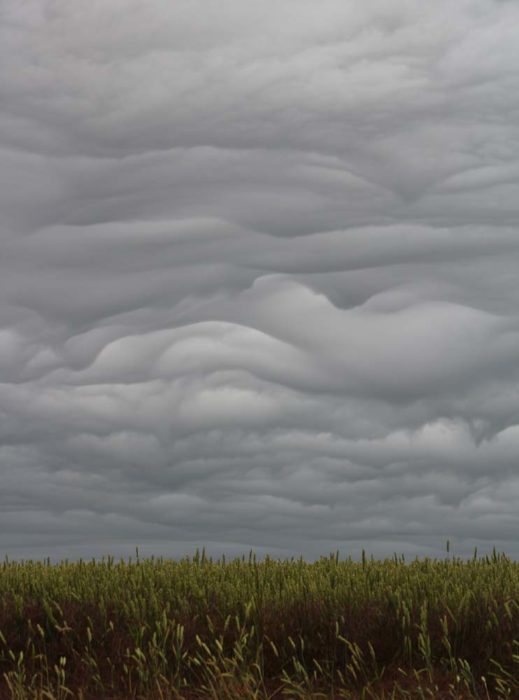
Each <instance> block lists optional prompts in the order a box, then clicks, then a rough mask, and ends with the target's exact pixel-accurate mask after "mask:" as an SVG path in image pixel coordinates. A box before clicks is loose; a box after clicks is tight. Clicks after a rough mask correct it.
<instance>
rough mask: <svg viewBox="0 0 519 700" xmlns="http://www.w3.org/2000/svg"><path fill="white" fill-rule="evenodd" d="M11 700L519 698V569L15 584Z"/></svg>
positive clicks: (310, 570)
mask: <svg viewBox="0 0 519 700" xmlns="http://www.w3.org/2000/svg"><path fill="white" fill-rule="evenodd" d="M0 678H1V679H2V680H1V682H0V700H3V699H4V698H11V699H12V700H29V699H31V700H32V699H34V700H36V699H37V700H65V698H77V699H78V700H93V699H94V698H95V699H96V700H98V699H99V700H101V699H103V698H106V700H109V699H110V700H115V699H117V700H123V699H124V700H127V699H130V698H135V699H142V700H144V699H146V700H181V699H185V700H195V699H198V698H212V699H214V700H227V699H229V700H249V699H250V700H267V699H269V700H271V699H272V700H274V699H279V700H280V699H281V698H285V699H287V700H288V699H290V698H294V699H295V698H300V699H303V698H307V699H310V698H315V699H317V698H327V699H332V698H333V699H334V700H336V699H339V698H342V699H344V700H346V699H350V700H360V699H362V700H370V699H371V700H375V699H376V700H390V699H391V700H399V699H400V698H402V699H404V698H421V699H424V698H439V699H441V698H444V699H451V700H454V699H455V698H458V699H460V700H461V699H465V698H466V699H469V698H482V699H485V700H489V698H492V699H493V698H496V699H499V700H500V699H505V698H510V699H513V698H516V699H517V698H519V562H514V561H512V560H510V559H509V558H508V557H506V556H505V555H503V554H496V553H495V552H494V554H493V555H492V556H491V557H481V558H479V559H477V558H476V557H474V558H473V559H472V560H469V561H465V560H461V559H456V558H450V559H445V560H432V559H424V560H418V559H416V560H415V561H413V562H410V563H407V562H405V560H404V558H403V557H400V558H399V557H397V556H396V555H395V556H394V557H393V558H392V559H386V560H384V561H376V560H373V559H372V558H371V559H367V558H366V557H365V556H363V558H362V561H361V562H353V561H351V560H346V561H340V560H339V556H338V554H334V555H333V554H332V555H330V556H329V557H322V558H321V559H320V560H319V561H317V562H314V563H307V562H305V561H304V560H303V559H299V560H294V559H292V560H286V561H277V560H273V559H270V558H266V559H264V560H263V561H261V562H258V561H257V560H256V558H255V556H254V555H253V554H252V553H251V555H250V556H249V558H248V559H247V558H245V557H242V558H241V559H234V560H232V561H225V559H224V558H223V559H221V560H218V561H213V560H211V559H209V558H207V557H206V556H205V553H204V552H202V553H199V552H197V553H196V554H195V556H194V557H193V558H185V559H182V560H181V561H171V560H163V559H154V558H151V559H147V560H138V558H137V560H136V561H133V562H132V561H131V560H130V561H129V562H125V561H122V560H121V561H120V562H118V563H115V562H114V559H113V558H111V557H109V558H108V559H103V560H102V561H95V560H92V561H91V562H84V561H79V562H77V563H68V562H66V561H65V562H62V563H61V564H57V565H51V564H50V561H47V562H33V561H27V562H21V563H17V562H9V561H7V560H6V561H5V562H4V563H3V565H2V567H1V568H0Z"/></svg>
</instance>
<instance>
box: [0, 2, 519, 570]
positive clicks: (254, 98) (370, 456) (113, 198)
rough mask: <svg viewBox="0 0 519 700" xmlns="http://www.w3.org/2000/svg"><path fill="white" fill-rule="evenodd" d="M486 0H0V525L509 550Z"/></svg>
mask: <svg viewBox="0 0 519 700" xmlns="http://www.w3.org/2000/svg"><path fill="white" fill-rule="evenodd" d="M518 24H519V6H518V5H517V3H513V2H505V1H497V0H460V1H459V2H456V3H449V2H447V0H440V1H439V2H435V3H430V4H426V3H423V2H421V1H420V0H387V1H386V2H384V1H380V0H376V1H375V0H364V2H362V3H359V2H354V1H353V0H351V1H349V0H348V1H346V2H345V1H344V0H324V1H323V2H319V3H316V2H313V1H310V0H282V1H281V2H279V0H276V1H274V0H266V1H265V2H261V3H244V2H242V0H226V2H224V3H223V4H222V3H219V2H216V1H213V0H203V1H202V0H189V1H188V0H179V1H178V2H175V3H167V2H166V3H165V2H162V0H150V1H149V2H146V3H142V2H137V0H98V1H96V2H91V3H89V5H88V7H87V6H86V5H85V4H84V3H81V2H76V1H72V2H71V1H70V0H26V1H25V2H19V0H0V104H1V105H2V111H1V113H0V183H1V187H0V246H1V255H0V480H1V482H0V483H1V487H0V551H1V553H2V554H4V553H7V554H8V555H9V556H10V557H17V558H22V557H23V558H29V557H33V558H42V557H46V556H51V557H52V558H55V559H59V558H61V557H69V558H72V559H73V558H78V557H80V556H82V557H90V556H101V555H102V554H113V555H115V556H123V555H127V554H131V553H132V552H133V551H134V548H135V546H136V545H138V546H139V548H140V552H141V553H143V554H156V555H161V554H162V555H165V556H179V555H182V554H186V553H192V552H193V551H194V548H195V547H196V546H200V547H201V546H205V547H206V549H207V550H208V551H209V552H210V553H213V554H220V553H222V552H225V553H227V554H231V555H232V554H237V553H241V552H243V551H248V550H249V548H251V547H252V548H254V549H255V550H256V551H257V552H258V553H259V554H262V553H265V552H268V553H270V554H271V555H273V556H286V555H293V554H296V555H298V554H300V553H302V554H303V555H305V556H306V557H308V558H315V557H318V556H319V555H321V554H326V553H328V552H329V551H331V550H334V549H337V548H339V549H340V551H341V553H343V554H344V555H349V554H351V555H352V556H354V557H355V556H358V554H359V552H360V550H361V549H362V548H365V549H367V550H368V552H370V553H373V554H374V555H375V556H385V555H391V554H392V553H393V552H395V551H397V552H404V553H406V554H407V555H411V556H414V555H416V554H418V555H421V556H422V555H432V556H436V555H440V556H441V555H442V553H443V552H444V547H445V540H446V539H447V538H449V539H450V540H451V542H452V549H453V550H454V552H455V553H457V554H460V555H469V554H471V553H472V551H473V548H474V546H475V545H477V546H478V549H479V551H480V552H484V551H486V550H488V549H491V548H492V547H493V546H494V545H495V546H496V547H497V548H499V549H501V550H504V551H506V552H507V553H508V554H510V555H511V556H515V557H518V556H519V548H518V547H519V545H518V540H517V533H518V531H519V515H518V508H517V504H518V502H519V467H518V454H519V312H518V309H519V274H518V272H519V230H518V223H519V198H518V196H517V193H518V185H519V44H518V42H517V26H518Z"/></svg>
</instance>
